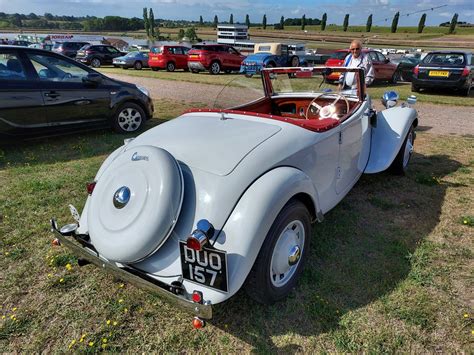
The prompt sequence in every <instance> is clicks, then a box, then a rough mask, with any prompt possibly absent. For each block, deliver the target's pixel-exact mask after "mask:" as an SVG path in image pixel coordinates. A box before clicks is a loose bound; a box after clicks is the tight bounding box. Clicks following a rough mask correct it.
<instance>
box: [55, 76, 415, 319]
mask: <svg viewBox="0 0 474 355" xmlns="http://www.w3.org/2000/svg"><path fill="white" fill-rule="evenodd" d="M324 70H327V69H324V68H291V69H290V68H275V69H265V70H264V72H263V83H264V86H265V88H266V97H265V98H262V99H261V100H259V101H256V102H252V103H250V104H248V105H247V106H245V107H244V108H243V107H238V108H235V109H232V110H194V111H191V112H188V113H185V114H183V115H182V116H180V117H178V118H176V119H174V120H171V121H169V122H167V123H165V124H162V125H159V126H157V127H155V128H153V129H150V130H149V131H147V132H145V133H143V134H141V135H140V136H138V137H137V138H135V139H134V140H133V141H131V142H128V143H127V144H125V145H124V146H122V147H119V148H118V149H117V150H116V151H114V152H113V153H112V154H111V155H110V156H109V157H108V158H107V159H106V160H105V162H104V163H103V165H102V167H101V168H100V170H99V171H98V173H97V175H96V177H95V181H96V187H95V189H94V192H93V193H92V195H91V196H89V197H88V199H87V202H86V205H85V207H84V209H83V211H82V216H81V218H80V220H79V221H78V228H77V229H75V228H72V229H74V232H72V233H70V232H69V231H68V230H67V228H66V229H63V230H62V232H61V231H60V230H58V228H57V226H55V223H53V228H55V229H56V230H57V231H58V232H59V237H60V240H61V242H63V243H64V244H67V245H68V246H70V247H71V248H73V250H74V251H75V252H76V253H77V254H78V255H79V256H80V257H81V258H85V259H87V260H89V261H91V262H93V263H95V264H97V265H101V266H103V267H104V268H106V269H108V270H111V271H112V272H114V273H116V274H119V276H121V277H124V275H126V274H129V276H130V278H131V279H133V280H131V281H133V282H134V283H135V284H139V285H140V286H142V287H145V288H148V289H155V291H156V290H157V288H158V287H155V286H157V285H156V284H158V286H159V288H161V289H164V290H165V291H163V292H161V293H162V294H165V296H167V294H166V293H169V295H168V296H169V297H167V298H168V299H170V300H173V299H177V300H179V302H180V304H181V305H182V306H183V305H184V306H186V305H188V307H187V308H188V309H189V310H190V311H191V312H193V313H194V314H195V315H196V316H199V317H201V318H210V316H211V315H212V312H211V310H210V309H211V306H212V305H213V304H217V303H220V302H223V301H225V300H227V299H228V298H230V297H231V296H232V295H234V294H235V293H236V292H237V291H238V290H239V289H240V288H241V287H242V286H243V285H244V284H245V282H246V279H247V278H248V275H249V274H251V273H252V272H253V271H252V267H255V263H256V260H257V258H258V257H259V255H260V254H261V253H262V251H261V250H262V248H263V247H262V246H264V245H265V240H266V238H267V239H268V237H267V235H268V234H269V231H270V230H271V228H272V225H274V223H275V221H276V220H277V219H278V218H279V217H278V216H279V214H280V213H281V211H282V210H283V209H284V208H285V206H287V205H288V203H289V201H293V200H298V201H299V202H300V204H302V205H304V208H306V209H307V210H308V213H309V215H310V216H311V219H312V221H316V220H317V221H322V220H323V216H324V214H325V213H327V212H328V211H329V210H331V209H332V208H333V207H334V206H336V205H337V204H338V203H339V202H340V201H341V200H342V199H343V198H344V196H345V195H346V194H347V193H348V192H349V191H350V189H351V188H352V187H353V186H354V184H355V183H356V182H357V181H358V179H359V178H360V176H361V174H363V173H377V172H380V171H384V170H386V169H387V168H389V167H390V166H391V165H393V162H394V160H395V159H396V157H397V154H399V152H400V151H402V153H403V154H404V156H405V159H403V160H404V163H403V164H404V165H403V168H404V169H405V168H406V164H408V160H407V159H406V158H408V159H409V155H410V154H411V151H412V145H411V146H408V144H407V143H404V142H406V141H407V140H408V138H407V137H408V136H409V134H410V132H412V127H415V126H416V125H417V114H416V111H415V110H414V109H413V108H410V107H406V106H405V107H393V108H390V109H387V110H384V111H381V112H379V113H377V115H376V116H375V114H374V112H373V111H372V110H371V101H370V98H369V97H368V96H367V95H365V93H364V91H363V90H364V89H363V87H362V86H360V87H357V88H356V89H354V87H353V88H352V91H348V93H347V95H346V94H343V96H344V97H345V98H346V99H347V100H348V101H345V99H341V98H339V99H337V97H338V94H337V93H323V94H317V95H322V96H321V99H322V100H323V101H322V102H326V101H328V102H333V101H334V100H335V99H337V100H338V102H336V103H334V102H333V103H334V106H335V107H336V104H338V103H339V105H340V103H343V105H342V106H344V105H346V103H345V102H347V108H349V106H350V109H349V110H348V111H349V112H348V113H347V114H346V115H344V114H339V113H338V114H334V116H332V118H327V119H326V121H328V122H330V123H331V124H332V126H330V128H327V127H326V128H320V127H319V126H317V128H316V129H318V130H319V131H315V130H314V129H313V130H312V129H309V128H308V127H301V126H300V124H303V125H304V124H307V123H308V122H309V123H311V122H310V121H311V119H309V118H310V115H313V111H312V110H313V108H312V107H309V106H311V105H309V106H308V109H307V110H306V112H302V111H304V110H302V108H300V109H299V111H297V110H295V115H294V116H295V117H290V116H291V115H289V114H288V115H286V116H285V115H284V114H283V113H282V112H279V113H280V115H269V114H265V113H260V112H250V108H251V107H260V105H265V103H266V102H270V101H271V100H279V101H278V102H287V101H288V100H289V101H290V102H291V100H303V101H302V102H306V101H304V100H307V102H310V101H311V100H312V99H313V98H315V96H317V95H316V94H315V93H314V92H304V93H293V92H287V93H282V92H279V93H277V92H276V90H275V89H274V88H273V87H271V81H272V80H273V77H272V76H276V75H280V76H282V75H284V76H285V77H286V76H289V75H290V74H291V75H295V76H296V78H293V77H292V79H291V80H290V79H288V80H290V82H291V81H292V80H295V81H296V80H297V78H298V76H301V77H303V76H305V75H307V74H308V73H310V72H311V73H322V72H323V71H324ZM335 70H337V71H338V72H340V71H341V70H342V71H347V72H348V73H349V72H351V73H355V74H356V75H358V78H359V79H361V78H362V79H363V75H362V71H361V70H360V69H346V68H342V69H341V68H337V69H335ZM301 73H302V74H301ZM313 75H315V74H313ZM248 80H252V79H248ZM253 80H255V79H253ZM361 82H362V81H358V85H360V83H361ZM354 90H355V91H354ZM339 96H340V95H339ZM315 99H316V100H319V98H318V97H316V98H315ZM324 100H326V101H324ZM339 101H341V102H339ZM342 101H344V102H342ZM295 102H296V103H298V102H299V101H295ZM315 102H319V101H315ZM318 105H319V104H316V105H315V106H318ZM327 106H328V107H329V106H330V105H327ZM284 107H285V106H284V105H283V106H281V108H282V109H283V108H284ZM325 107H326V106H322V104H321V108H320V109H318V110H315V111H317V113H314V115H319V116H320V117H322V115H323V108H325ZM310 110H311V111H310ZM298 115H299V116H300V117H299V118H298V117H297V116H298ZM301 116H305V119H302V120H299V119H301ZM340 117H341V118H340ZM306 118H308V119H306ZM321 121H324V119H322V120H321ZM316 124H317V125H318V124H319V122H316ZM411 134H412V135H413V136H410V137H411V138H410V139H411V141H410V144H413V140H414V134H413V133H411ZM155 153H156V161H157V162H161V163H160V164H168V165H170V168H169V169H168V168H166V169H165V168H158V169H156V167H153V169H151V168H150V165H153V164H155V165H156V161H155V162H154V161H153V160H154V159H155ZM160 154H161V155H160ZM403 154H402V155H403ZM173 159H174V160H175V161H176V162H177V166H178V168H177V169H175V168H173V167H172V165H173V161H174V160H173ZM405 160H406V162H405ZM150 169H151V170H150ZM168 171H170V172H169V173H168ZM154 179H156V180H159V181H161V182H163V183H162V184H161V185H160V184H158V185H157V186H155V185H153V184H154V181H153V180H154ZM177 180H180V181H182V184H181V185H180V184H177V185H174V183H169V181H177ZM170 184H172V185H173V187H172V188H170V187H169V185H170ZM144 185H145V188H144V189H142V187H143V186H144ZM164 185H167V186H164ZM121 186H122V187H123V186H128V187H130V191H131V194H132V197H131V200H130V203H129V204H128V205H126V206H125V207H123V206H119V207H117V205H116V204H115V202H116V201H115V199H116V196H117V193H118V192H119V190H117V189H120V188H121ZM156 187H157V188H156ZM141 190H143V192H140V191H141ZM115 191H117V192H116V193H115V195H114V192H115ZM120 191H122V192H123V190H120ZM134 191H135V193H136V196H138V197H136V199H142V200H143V201H142V202H140V203H138V204H134V203H135V202H133V201H134V200H133V199H134V198H135V197H134V196H135V195H133V194H134ZM140 194H141V195H140ZM140 196H144V197H143V198H142V197H140ZM112 199H114V204H112ZM157 200H160V201H157ZM178 200H179V201H178ZM163 201H164V202H163ZM126 203H128V201H127V202H126ZM178 205H179V206H178ZM114 206H115V207H114ZM167 206H169V207H167ZM155 211H158V212H157V213H155ZM160 211H166V213H165V212H160ZM160 213H162V214H167V216H166V217H163V218H164V219H166V221H167V222H166V223H164V224H163V225H162V226H159V227H156V226H155V224H157V223H158V222H156V221H157V220H158V219H160V220H161V219H163V218H162V216H161V215H160ZM203 219H205V220H208V221H209V222H210V223H212V225H213V227H214V229H215V233H212V235H211V236H210V238H209V242H208V244H210V245H212V249H210V251H208V254H207V256H206V260H205V262H204V261H203V260H201V262H202V265H203V267H202V268H200V267H199V266H197V269H196V266H195V265H194V264H195V261H194V260H192V261H190V263H191V264H192V265H191V264H189V265H191V266H189V267H190V269H189V270H190V271H189V273H190V274H189V275H188V277H187V278H186V277H184V276H183V275H184V272H185V270H184V268H185V266H183V265H185V264H184V261H183V260H182V259H183V257H184V258H188V254H186V256H183V255H184V254H182V251H181V250H184V251H185V253H187V252H188V251H187V249H186V248H187V246H186V247H184V246H182V247H181V249H180V243H183V242H186V241H187V239H188V237H189V236H190V234H191V233H193V230H195V229H196V226H197V225H198V222H199V221H200V220H203ZM118 225H120V227H119V226H118ZM299 226H302V224H299ZM303 227H304V226H303ZM156 228H157V230H159V232H158V231H155V229H156ZM66 230H67V231H66ZM150 230H152V232H150ZM290 232H291V231H290ZM290 232H285V233H287V234H285V237H284V238H286V239H285V240H284V242H286V240H290V239H291V238H293V237H292V236H288V235H289V234H288V233H290ZM150 233H151V234H150ZM158 233H159V234H160V237H159V238H158V239H159V241H157V242H154V237H153V236H154V235H155V234H158ZM71 234H72V235H73V236H74V237H76V239H78V238H79V239H81V238H83V236H87V238H86V240H87V242H86V241H84V240H79V242H80V243H81V244H82V246H75V247H74V246H73V244H72V243H71V241H72V239H73V238H71V237H70V235H71ZM94 234H95V235H94ZM147 234H150V236H149V237H144V235H147ZM290 234H291V233H290ZM104 235H107V237H104ZM282 235H283V234H282ZM78 236H79V237H78ZM142 236H143V237H142ZM89 237H90V240H89V239H88V238H89ZM298 238H299V237H298ZM304 238H309V235H308V236H304ZM142 239H143V240H142ZM145 239H146V240H145ZM280 240H281V238H280V239H278V240H277V242H276V246H275V248H277V246H278V248H283V249H284V248H289V247H293V245H290V244H291V243H293V242H291V243H290V242H288V243H290V244H288V245H287V246H279V245H280V244H278V243H280ZM304 241H305V240H303V242H302V243H303V244H301V245H299V248H300V249H301V248H303V247H304ZM150 242H151V244H150ZM127 243H128V244H127ZM282 243H283V242H282ZM76 244H77V243H76ZM141 244H143V245H141ZM182 248H184V249H182ZM213 249H215V250H217V251H220V252H224V253H226V258H225V260H226V265H225V270H223V269H216V270H218V271H216V270H210V269H208V264H210V263H211V258H212V255H211V254H212V250H213ZM283 249H282V250H283ZM293 249H294V248H293ZM275 250H276V249H275ZM284 250H286V249H284ZM303 252H304V250H303ZM192 253H194V252H191V254H192ZM191 254H189V259H192V258H194V257H195V256H196V255H197V254H195V253H194V254H192V255H191ZM193 255H194V256H193ZM303 255H304V254H303ZM300 257H301V259H302V256H295V258H296V259H294V260H295V261H294V262H295V263H296V264H291V263H290V264H291V265H290V266H288V267H287V266H286V265H283V266H281V267H280V268H283V270H284V273H282V274H281V275H284V276H281V275H280V277H282V278H283V279H284V278H286V277H287V276H285V275H286V274H285V273H286V272H287V271H288V270H290V271H291V270H292V271H291V272H292V273H291V274H289V276H288V277H289V279H288V280H290V281H292V282H293V273H294V274H295V275H297V271H299V269H298V268H300V266H299V265H300V264H299V263H300ZM207 258H209V259H207ZM285 258H288V259H289V257H288V256H287V255H286V254H285V256H284V258H283V259H284V260H283V261H284V262H286V259H285ZM213 260H214V262H215V263H217V261H216V260H217V259H213ZM223 260H224V259H222V257H221V259H220V260H219V261H218V263H221V262H223ZM292 260H293V259H292ZM187 261H189V260H187ZM273 262H275V263H277V262H278V260H277V259H276V257H275V259H274V255H273V254H272V263H273ZM193 263H194V264H193ZM186 265H188V264H186ZM222 267H224V266H222ZM192 268H194V271H192ZM271 268H278V266H275V265H273V264H272V266H271ZM132 270H133V272H132ZM290 271H288V272H290ZM186 272H187V271H186ZM215 272H225V273H226V275H227V277H226V281H227V282H226V283H227V285H224V286H225V287H224V286H223V287H224V288H226V290H225V291H224V290H222V289H216V288H215V287H209V285H208V284H209V282H210V281H209V280H207V278H211V279H212V277H216V276H215V275H214V273H215ZM202 273H204V274H205V273H208V275H207V274H206V275H204V276H203V275H201V274H202ZM137 275H138V276H137ZM190 277H191V279H190ZM203 277H204V278H206V282H205V283H204V282H199V280H202V278H203ZM217 277H220V278H219V280H221V279H222V278H221V276H219V275H218V276H217ZM295 277H297V276H295ZM155 281H156V282H155ZM211 281H212V280H211ZM247 282H248V280H247ZM173 285H178V286H179V290H178V291H177V290H176V288H173V287H174V286H173ZM274 285H276V286H275V287H276V288H277V286H278V282H276V283H275V282H274ZM167 287H168V290H166V288H167ZM169 291H171V292H169ZM196 291H197V292H201V293H202V298H203V300H202V302H198V304H196V302H194V303H193V298H192V295H193V293H195V292H196ZM179 292H181V293H180V294H178V295H175V294H174V293H179Z"/></svg>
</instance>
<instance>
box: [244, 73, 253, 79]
mask: <svg viewBox="0 0 474 355" xmlns="http://www.w3.org/2000/svg"><path fill="white" fill-rule="evenodd" d="M252 76H253V74H245V77H246V78H251V77H252Z"/></svg>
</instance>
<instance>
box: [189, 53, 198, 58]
mask: <svg viewBox="0 0 474 355" xmlns="http://www.w3.org/2000/svg"><path fill="white" fill-rule="evenodd" d="M198 57H199V54H191V55H190V56H189V58H198Z"/></svg>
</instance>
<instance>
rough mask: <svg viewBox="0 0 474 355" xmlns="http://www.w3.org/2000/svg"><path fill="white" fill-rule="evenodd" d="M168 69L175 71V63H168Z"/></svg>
mask: <svg viewBox="0 0 474 355" xmlns="http://www.w3.org/2000/svg"><path fill="white" fill-rule="evenodd" d="M167 69H168V71H174V69H175V67H174V64H173V63H168V65H167Z"/></svg>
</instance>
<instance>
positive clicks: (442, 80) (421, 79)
mask: <svg viewBox="0 0 474 355" xmlns="http://www.w3.org/2000/svg"><path fill="white" fill-rule="evenodd" d="M473 77H474V57H473V55H472V53H470V52H462V51H436V52H430V53H428V54H427V55H426V56H425V57H424V58H423V60H422V61H421V62H420V64H418V65H417V66H416V67H415V68H414V69H413V80H412V84H411V90H412V91H414V92H419V91H420V89H424V88H436V89H438V88H449V89H455V90H458V91H459V92H461V93H462V94H463V95H466V96H469V94H470V92H471V88H472V86H473V85H474V82H473Z"/></svg>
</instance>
